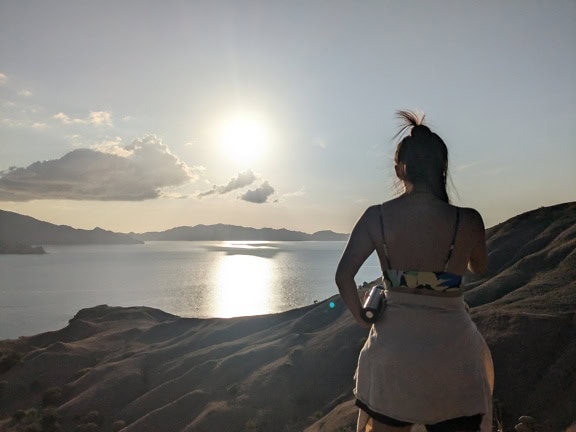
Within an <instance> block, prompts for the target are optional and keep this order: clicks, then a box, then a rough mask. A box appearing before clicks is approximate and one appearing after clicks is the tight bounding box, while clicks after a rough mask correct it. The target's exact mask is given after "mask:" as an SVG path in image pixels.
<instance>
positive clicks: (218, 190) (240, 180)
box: [198, 170, 257, 198]
mask: <svg viewBox="0 0 576 432" xmlns="http://www.w3.org/2000/svg"><path fill="white" fill-rule="evenodd" d="M256 178H257V177H256V175H255V174H254V173H253V172H252V170H246V171H244V172H241V173H238V175H237V176H236V177H233V178H231V179H230V181H229V182H228V183H227V184H225V185H222V186H213V187H212V189H211V190H209V191H206V192H202V193H200V194H198V196H199V197H200V198H201V197H205V196H208V195H213V194H220V195H222V194H225V193H228V192H232V191H233V190H236V189H241V188H243V187H246V186H250V185H251V184H252V183H254V182H255V181H256Z"/></svg>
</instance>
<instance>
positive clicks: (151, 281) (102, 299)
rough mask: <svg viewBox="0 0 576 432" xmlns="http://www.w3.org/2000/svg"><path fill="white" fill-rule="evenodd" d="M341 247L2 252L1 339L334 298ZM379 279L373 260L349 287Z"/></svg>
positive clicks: (212, 245)
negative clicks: (103, 319)
mask: <svg viewBox="0 0 576 432" xmlns="http://www.w3.org/2000/svg"><path fill="white" fill-rule="evenodd" d="M344 246H345V242H322V241H318V242H262V241H259V242H146V243H145V244H141V245H88V246H46V247H45V250H46V252H47V253H46V254H45V255H0V339H7V338H16V337H18V336H25V335H32V334H37V333H41V332H45V331H50V330H56V329H59V328H62V327H64V326H65V325H66V324H67V322H68V320H69V319H70V318H72V317H73V316H74V315H75V314H76V312H78V310H80V309H82V308H86V307H92V306H96V305H100V304H108V305H110V306H149V307H153V308H158V309H162V310H163V311H166V312H168V313H171V314H174V315H179V316H182V317H197V318H209V317H223V318H226V317H234V316H245V315H259V314H268V313H276V312H282V311H285V310H289V309H293V308H297V307H301V306H305V305H309V304H311V303H313V302H314V301H321V300H324V299H326V298H328V297H330V296H332V295H334V294H336V293H337V292H338V291H337V288H336V286H335V284H334V272H335V271H336V265H337V263H338V260H339V258H340V255H341V253H342V250H343V249H344ZM379 274H380V267H379V264H378V260H377V258H376V256H375V254H373V255H372V256H371V257H370V258H369V259H368V261H367V262H366V263H365V264H364V266H363V267H362V268H361V269H360V271H359V273H358V275H357V278H356V282H357V283H358V284H361V283H363V282H364V281H372V280H374V279H376V278H377V277H378V276H379Z"/></svg>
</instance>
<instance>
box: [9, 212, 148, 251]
mask: <svg viewBox="0 0 576 432" xmlns="http://www.w3.org/2000/svg"><path fill="white" fill-rule="evenodd" d="M0 243H2V244H4V245H51V244H52V245H56V244H57V245H72V244H74V245H77V244H136V243H142V241H141V240H137V239H135V238H133V237H131V236H129V235H127V234H118V233H113V232H111V231H106V230H103V229H101V228H94V229H93V230H83V229H76V228H72V227H69V226H66V225H54V224H51V223H49V222H43V221H39V220H38V219H34V218H32V217H30V216H24V215H21V214H18V213H13V212H9V211H5V210H0ZM7 248H8V246H7Z"/></svg>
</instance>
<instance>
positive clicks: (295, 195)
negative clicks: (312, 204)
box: [282, 186, 306, 198]
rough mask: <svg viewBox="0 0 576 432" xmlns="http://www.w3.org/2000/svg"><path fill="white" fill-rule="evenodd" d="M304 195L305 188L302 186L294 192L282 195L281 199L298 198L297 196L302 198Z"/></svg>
mask: <svg viewBox="0 0 576 432" xmlns="http://www.w3.org/2000/svg"><path fill="white" fill-rule="evenodd" d="M303 195H306V188H305V187H304V186H302V187H301V188H300V189H298V190H297V191H295V192H288V193H285V194H284V195H282V197H283V198H292V197H299V196H303Z"/></svg>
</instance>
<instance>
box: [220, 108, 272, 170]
mask: <svg viewBox="0 0 576 432" xmlns="http://www.w3.org/2000/svg"><path fill="white" fill-rule="evenodd" d="M267 140H268V137H267V130H266V127H265V126H264V124H263V122H262V121H260V120H259V119H258V118H256V117H252V116H248V115H237V116H235V117H232V118H230V119H228V120H227V121H225V122H224V123H223V124H222V126H221V128H220V144H221V146H222V149H223V151H224V153H225V154H226V156H228V157H229V158H230V159H232V160H233V161H235V162H237V163H239V164H242V165H249V164H251V163H253V162H255V161H256V160H257V159H259V158H260V157H261V156H262V154H263V153H264V150H265V147H266V144H267Z"/></svg>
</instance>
